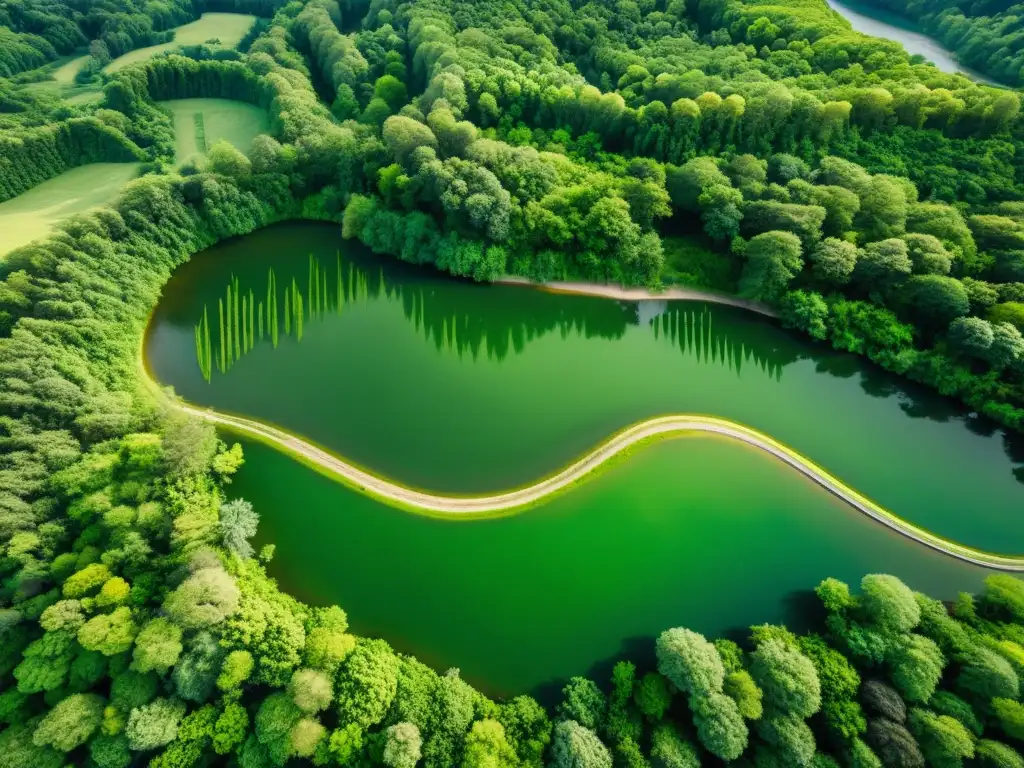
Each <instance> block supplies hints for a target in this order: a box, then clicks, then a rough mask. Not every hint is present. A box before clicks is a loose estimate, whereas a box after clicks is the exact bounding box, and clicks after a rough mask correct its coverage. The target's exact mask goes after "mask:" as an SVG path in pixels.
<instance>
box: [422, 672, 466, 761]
mask: <svg viewBox="0 0 1024 768" xmlns="http://www.w3.org/2000/svg"><path fill="white" fill-rule="evenodd" d="M433 699H434V701H433V711H432V712H431V714H430V718H429V721H428V725H427V731H426V732H427V733H428V734H429V735H428V738H427V740H426V743H425V744H424V745H423V758H424V761H423V764H424V766H426V768H443V767H444V766H446V765H451V764H452V763H457V762H458V761H459V758H460V754H461V750H462V743H463V739H464V737H465V734H466V731H468V730H469V726H470V723H471V722H472V721H473V716H474V700H475V699H476V692H475V691H474V690H473V689H472V688H470V687H469V685H467V684H466V683H465V682H464V681H463V680H462V679H461V678H460V677H459V671H458V670H457V669H449V670H448V671H447V672H445V673H444V674H443V675H442V676H441V677H439V678H438V680H437V684H436V685H435V686H434V694H433Z"/></svg>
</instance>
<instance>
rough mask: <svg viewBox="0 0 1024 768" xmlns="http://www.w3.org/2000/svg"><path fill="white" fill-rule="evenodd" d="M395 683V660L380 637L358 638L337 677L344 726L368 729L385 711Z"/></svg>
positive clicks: (339, 711)
mask: <svg viewBox="0 0 1024 768" xmlns="http://www.w3.org/2000/svg"><path fill="white" fill-rule="evenodd" d="M397 686H398V659H397V658H395V654H394V653H393V652H392V650H391V648H390V647H389V646H388V645H387V643H384V642H382V641H380V640H365V641H360V642H359V643H358V644H357V645H356V648H355V650H354V651H352V653H351V654H349V656H348V658H347V659H346V660H345V663H344V665H343V666H342V668H341V670H340V672H339V673H338V679H337V704H338V717H339V720H340V721H341V722H342V724H343V725H349V724H355V725H358V726H360V727H361V728H368V727H369V726H371V725H374V724H376V723H379V722H380V721H381V720H382V719H383V718H384V715H385V714H386V713H387V710H388V707H389V706H391V701H392V699H394V697H395V690H396V688H397Z"/></svg>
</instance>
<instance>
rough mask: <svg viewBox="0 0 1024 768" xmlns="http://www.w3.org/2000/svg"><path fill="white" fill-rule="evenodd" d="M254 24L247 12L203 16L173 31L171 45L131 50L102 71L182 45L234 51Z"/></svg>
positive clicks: (120, 66)
mask: <svg viewBox="0 0 1024 768" xmlns="http://www.w3.org/2000/svg"><path fill="white" fill-rule="evenodd" d="M255 21H256V17H255V16H250V15H249V14H245V13H204V14H203V15H202V16H201V17H200V18H198V19H196V20H195V21H192V22H189V23H188V24H184V25H182V26H180V27H178V28H177V29H176V30H174V39H173V40H172V41H171V42H169V43H161V44H160V45H150V46H148V47H146V48H137V49H136V50H134V51H129V52H128V53H126V54H124V56H118V57H117V58H116V59H114V60H113V61H112V62H110V63H109V64H108V65H107V66H106V67H104V68H103V71H104V72H116V71H117V70H119V69H121V68H122V67H127V66H128V65H129V64H135V63H136V62H139V61H145V60H146V59H148V58H149V57H150V56H152V55H154V54H157V53H162V52H164V51H171V50H174V49H175V48H178V47H180V46H183V45H199V44H200V43H206V42H209V41H210V40H217V41H218V42H219V44H220V46H221V47H222V48H234V47H235V46H237V45H238V44H239V43H240V42H241V41H242V38H243V37H245V33H246V32H248V31H249V28H250V27H251V26H252V25H253V22H255Z"/></svg>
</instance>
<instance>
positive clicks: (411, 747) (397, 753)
mask: <svg viewBox="0 0 1024 768" xmlns="http://www.w3.org/2000/svg"><path fill="white" fill-rule="evenodd" d="M422 744H423V740H422V739H421V738H420V729H419V728H417V727H416V726H415V725H413V724H412V723H396V724H395V725H392V726H391V727H389V728H387V729H385V731H384V765H387V766H390V767H391V768H414V766H415V765H416V763H417V762H419V759H420V755H421V752H420V747H421V746H422Z"/></svg>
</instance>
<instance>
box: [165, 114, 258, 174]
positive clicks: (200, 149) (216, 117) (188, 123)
mask: <svg viewBox="0 0 1024 768" xmlns="http://www.w3.org/2000/svg"><path fill="white" fill-rule="evenodd" d="M160 106H162V107H164V108H166V109H168V110H170V111H171V114H172V115H173V117H174V137H175V142H176V149H175V154H176V158H175V159H176V161H177V162H178V163H182V162H184V161H185V160H186V159H187V158H189V157H190V156H192V155H196V154H199V155H203V154H206V151H207V150H208V149H209V148H210V147H212V146H213V145H214V144H216V143H217V142H218V141H221V140H222V139H223V140H224V141H227V142H228V143H230V144H233V145H234V146H236V147H238V149H240V150H242V151H243V152H248V151H249V147H250V146H251V145H252V140H253V139H254V138H256V136H258V135H259V134H261V133H266V132H267V131H268V130H269V128H270V120H269V119H268V117H267V113H266V112H264V111H263V110H262V109H260V108H259V107H254V106H253V105H252V104H246V103H244V102H241V101H231V100H230V99H175V100H174V101H161V102H160Z"/></svg>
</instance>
